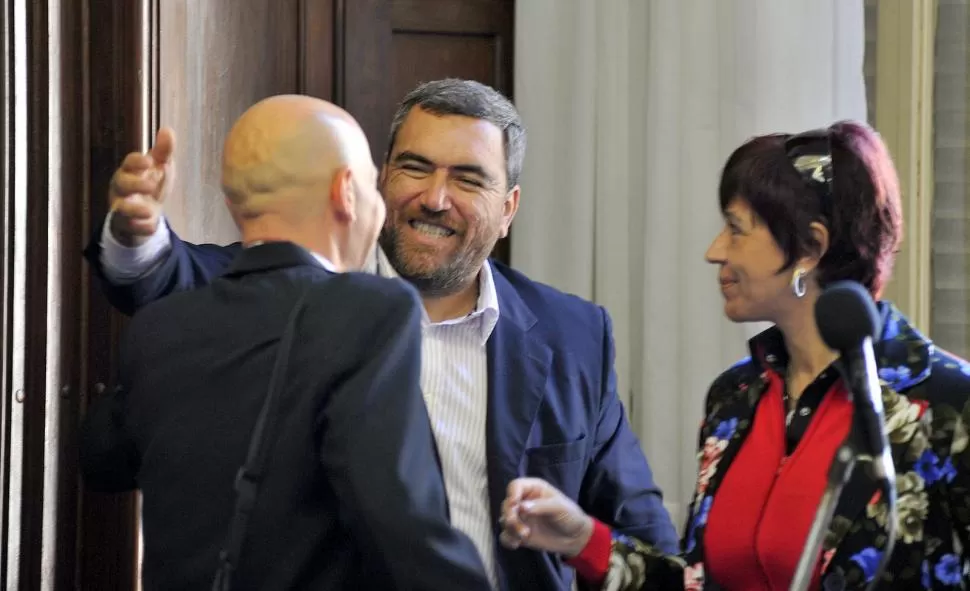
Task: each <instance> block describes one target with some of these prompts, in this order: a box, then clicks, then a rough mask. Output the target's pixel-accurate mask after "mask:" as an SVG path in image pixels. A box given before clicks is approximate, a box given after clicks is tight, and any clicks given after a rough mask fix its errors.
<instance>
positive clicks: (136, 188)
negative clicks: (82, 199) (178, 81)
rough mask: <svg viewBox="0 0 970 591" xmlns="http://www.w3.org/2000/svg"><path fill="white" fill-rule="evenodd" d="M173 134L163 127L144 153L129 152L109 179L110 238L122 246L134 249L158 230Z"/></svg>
mask: <svg viewBox="0 0 970 591" xmlns="http://www.w3.org/2000/svg"><path fill="white" fill-rule="evenodd" d="M174 149H175V134H174V133H173V132H172V130H171V129H169V128H167V127H163V128H161V129H160V130H158V135H157V136H156V137H155V145H154V146H152V149H151V151H149V152H148V153H147V154H140V153H138V152H132V153H131V154H128V155H127V156H125V159H124V161H123V162H122V163H121V167H120V168H119V169H118V170H116V171H115V173H114V175H113V176H112V177H111V184H110V186H109V188H108V203H109V206H110V207H111V211H112V212H114V214H113V215H112V216H111V235H112V236H114V237H115V239H116V240H118V241H119V242H120V243H121V244H124V245H125V246H137V245H138V244H141V243H142V242H144V241H145V240H147V239H148V238H149V237H150V236H151V235H152V234H154V233H155V230H157V229H158V221H159V220H160V219H161V217H162V202H163V201H164V200H165V196H166V194H167V189H170V188H171V186H172V183H173V181H174V176H175V165H174V160H173V159H172V153H173V151H174Z"/></svg>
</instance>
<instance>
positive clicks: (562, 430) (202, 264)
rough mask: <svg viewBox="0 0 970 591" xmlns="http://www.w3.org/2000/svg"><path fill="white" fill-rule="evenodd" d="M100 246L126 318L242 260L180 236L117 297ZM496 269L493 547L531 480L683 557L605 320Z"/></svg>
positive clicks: (548, 577)
mask: <svg viewBox="0 0 970 591" xmlns="http://www.w3.org/2000/svg"><path fill="white" fill-rule="evenodd" d="M100 236H101V229H100V228H98V230H97V232H96V233H95V238H94V239H93V240H92V241H91V243H90V244H89V245H88V247H87V249H85V257H86V258H87V259H88V261H89V262H90V263H91V265H92V268H93V269H94V272H95V274H96V275H97V276H98V277H99V278H100V279H101V280H102V285H103V287H104V292H105V294H106V295H107V297H108V299H109V300H110V302H111V303H112V305H114V306H115V307H116V308H118V309H119V310H120V311H122V312H124V313H126V314H132V313H133V312H134V311H135V310H137V309H139V308H140V307H141V306H144V305H145V304H147V303H150V302H152V301H154V300H157V299H159V298H161V297H163V296H165V295H167V294H170V293H172V292H175V291H182V290H190V289H194V288H196V287H199V286H202V285H205V284H208V283H209V282H210V281H212V280H213V279H215V278H216V277H218V276H220V275H221V274H223V273H224V272H225V270H226V269H227V268H228V266H229V263H230V261H231V260H232V259H233V257H234V256H235V255H236V254H237V253H238V252H239V249H240V248H241V245H240V244H238V243H235V244H231V245H229V246H218V245H214V244H201V245H194V244H189V243H187V242H184V241H182V240H180V239H179V238H178V237H177V236H176V235H175V233H174V232H173V233H172V250H171V252H170V254H169V255H168V256H167V258H166V259H165V260H164V261H162V262H161V264H160V265H159V266H158V267H157V268H156V269H154V270H153V271H152V272H151V273H150V274H148V275H146V276H145V277H143V278H141V279H139V280H138V281H136V282H135V283H132V284H128V285H123V286H117V285H112V284H110V283H109V282H108V281H106V280H105V279H104V275H103V273H102V269H101V263H100V254H101V252H100V246H99V238H100ZM491 265H492V269H493V271H494V273H493V276H494V281H495V289H496V291H497V293H498V300H499V311H500V314H499V320H498V323H497V324H496V326H495V330H494V331H493V332H492V335H491V337H490V338H489V340H488V344H487V353H488V396H489V400H488V417H487V420H486V448H487V465H488V486H489V498H490V500H491V512H492V520H493V523H494V527H495V534H496V540H497V539H498V532H499V525H498V519H499V515H500V511H501V504H502V501H503V500H504V498H505V492H506V487H507V486H508V484H509V482H511V481H512V480H513V479H515V478H517V477H520V476H535V477H539V478H543V479H545V480H547V481H548V482H550V483H551V484H552V485H553V486H556V487H557V488H559V489H560V490H562V491H563V492H564V493H565V494H567V495H568V496H569V497H570V498H572V499H573V500H575V501H576V502H577V503H578V504H579V506H580V507H582V508H583V509H584V510H585V511H586V512H588V513H589V514H590V515H593V516H594V517H596V518H597V519H599V520H601V521H603V522H604V523H606V524H608V525H610V526H611V527H612V528H614V529H615V530H616V531H617V532H618V533H623V534H628V535H631V536H635V537H637V538H639V539H641V540H645V541H648V542H650V543H652V544H653V545H655V546H657V547H659V548H660V549H662V550H663V551H665V552H671V553H675V552H676V551H677V548H678V536H677V532H676V530H675V528H674V526H673V524H672V523H671V520H670V516H669V514H668V513H667V511H666V509H665V508H664V506H663V502H662V496H661V492H660V490H659V488H658V487H657V485H656V484H655V483H654V481H653V476H652V474H651V471H650V468H649V466H648V464H647V460H646V458H645V457H644V455H643V452H642V450H641V448H640V443H639V441H638V440H637V438H636V436H635V435H634V434H633V432H632V431H631V430H630V426H629V424H628V422H627V418H626V415H625V412H624V409H623V406H622V404H621V403H620V400H619V398H618V397H617V392H616V374H615V373H614V371H613V357H614V350H613V335H612V327H611V323H610V318H609V315H608V314H607V312H606V310H604V309H603V308H602V307H601V306H597V305H595V304H592V303H590V302H588V301H585V300H583V299H581V298H578V297H576V296H572V295H568V294H565V293H563V292H561V291H558V290H556V289H554V288H552V287H549V286H547V285H543V284H540V283H537V282H535V281H531V280H530V279H528V278H527V277H525V276H524V275H523V274H521V273H519V272H517V271H515V270H513V269H511V268H509V267H508V266H506V265H503V264H501V263H499V262H497V261H491ZM497 560H498V568H499V579H500V581H501V583H502V588H503V590H508V591H512V590H519V589H521V590H523V591H525V590H528V591H539V590H549V591H552V590H557V591H558V590H560V589H562V590H568V589H569V588H570V586H571V585H572V582H573V578H574V573H573V570H572V569H571V568H570V567H568V566H566V565H565V564H564V562H563V559H562V558H561V557H560V556H558V555H553V554H548V553H541V552H534V551H531V550H515V551H509V550H506V549H505V548H504V547H501V545H499V548H498V552H497Z"/></svg>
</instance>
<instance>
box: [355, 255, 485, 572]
mask: <svg viewBox="0 0 970 591" xmlns="http://www.w3.org/2000/svg"><path fill="white" fill-rule="evenodd" d="M372 270H373V271H376V272H377V274H379V275H381V276H383V277H396V276H397V273H396V272H395V271H394V268H393V267H391V265H390V263H389V262H388V260H387V257H386V256H385V255H384V252H383V251H381V250H380V249H377V251H376V257H375V265H374V268H373V269H372ZM478 281H479V295H478V305H477V306H476V307H475V310H474V311H473V312H472V313H471V314H469V315H467V316H464V317H462V318H455V319H453V320H445V321H442V322H431V321H430V320H429V319H428V314H427V312H425V313H424V318H423V322H422V333H423V338H422V345H421V391H422V392H423V393H424V401H425V404H426V405H427V407H428V415H429V416H430V418H431V426H432V429H433V430H434V435H435V441H436V442H437V445H438V455H439V456H440V457H441V468H442V471H443V472H444V479H445V490H446V492H447V494H448V505H449V507H450V511H451V523H452V525H454V526H455V528H457V529H458V530H460V531H461V532H463V533H464V534H465V535H467V536H468V537H469V538H471V540H472V542H473V543H474V544H475V547H476V548H478V552H479V553H480V554H481V556H482V561H483V562H484V563H485V569H486V572H487V574H488V577H489V580H490V581H491V583H492V587H493V588H498V582H497V581H498V575H497V571H496V568H495V566H496V564H495V534H494V533H493V530H492V518H491V511H490V509H489V499H488V473H487V470H486V455H485V418H486V416H487V414H488V373H487V372H488V357H487V355H486V352H485V343H486V342H487V341H488V337H489V336H490V335H491V334H492V330H493V329H494V328H495V323H496V322H497V321H498V315H499V308H498V294H497V293H496V292H495V283H494V281H493V279H492V269H491V267H490V266H489V264H488V262H486V263H485V265H483V266H482V272H481V274H480V275H479V278H478Z"/></svg>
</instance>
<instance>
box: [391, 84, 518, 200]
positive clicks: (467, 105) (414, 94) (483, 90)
mask: <svg viewBox="0 0 970 591" xmlns="http://www.w3.org/2000/svg"><path fill="white" fill-rule="evenodd" d="M414 107H420V108H421V109H423V110H425V111H427V112H429V113H432V114H434V115H439V116H440V115H462V116H465V117H473V118H475V119H480V120H482V121H488V122H489V123H492V124H493V125H495V126H496V127H498V128H499V129H501V130H502V139H503V140H504V142H505V175H506V177H507V179H508V186H509V187H514V186H515V185H517V184H518V182H519V176H520V175H521V174H522V161H523V159H524V158H525V126H523V125H522V118H521V117H519V112H518V111H517V110H516V109H515V106H514V105H513V104H512V102H511V101H509V99H507V98H505V96H503V95H502V93H500V92H498V91H497V90H495V89H494V88H492V87H490V86H486V85H484V84H482V83H481V82H475V81H474V80H461V79H458V78H446V79H444V80H435V81H433V82H425V83H423V84H421V85H419V86H418V87H417V88H415V89H414V90H412V91H411V92H409V93H408V94H407V96H405V97H404V100H402V101H401V104H400V105H398V107H397V112H396V113H394V119H393V121H391V136H390V139H389V140H388V144H387V154H386V155H385V156H384V157H385V159H389V158H390V157H391V151H392V150H393V149H394V141H395V140H396V139H397V132H398V130H399V129H401V125H403V124H404V119H405V118H407V116H408V113H410V112H411V109H413V108H414Z"/></svg>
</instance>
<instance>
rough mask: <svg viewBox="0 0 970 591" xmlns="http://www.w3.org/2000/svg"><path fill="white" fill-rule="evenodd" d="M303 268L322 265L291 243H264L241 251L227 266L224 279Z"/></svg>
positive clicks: (306, 251)
mask: <svg viewBox="0 0 970 591" xmlns="http://www.w3.org/2000/svg"><path fill="white" fill-rule="evenodd" d="M305 266H311V267H322V266H323V265H322V264H321V262H320V261H319V260H318V259H317V258H316V257H315V256H314V254H313V253H311V252H310V251H308V250H306V249H305V248H303V247H300V246H297V245H296V244H294V243H292V242H265V243H260V244H257V245H254V246H251V247H248V248H244V249H242V250H241V251H240V252H239V254H237V255H236V258H234V259H233V261H232V263H231V264H230V265H229V269H228V270H227V271H226V277H240V276H243V275H248V274H250V273H262V272H266V271H274V270H277V269H288V268H291V267H305Z"/></svg>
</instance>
